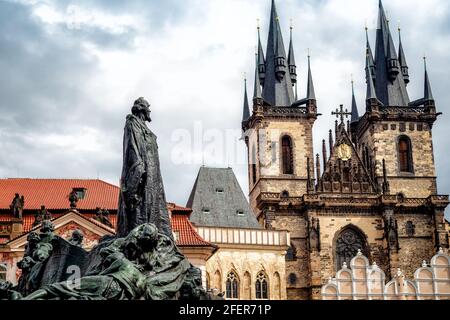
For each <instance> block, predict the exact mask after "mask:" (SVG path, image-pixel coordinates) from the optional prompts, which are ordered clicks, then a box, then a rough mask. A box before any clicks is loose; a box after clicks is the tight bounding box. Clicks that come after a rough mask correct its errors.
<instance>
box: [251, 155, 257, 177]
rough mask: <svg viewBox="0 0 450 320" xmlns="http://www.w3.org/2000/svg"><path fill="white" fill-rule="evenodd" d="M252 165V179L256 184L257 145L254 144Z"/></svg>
mask: <svg viewBox="0 0 450 320" xmlns="http://www.w3.org/2000/svg"><path fill="white" fill-rule="evenodd" d="M251 167H252V181H253V184H256V149H255V146H253V148H252V159H251Z"/></svg>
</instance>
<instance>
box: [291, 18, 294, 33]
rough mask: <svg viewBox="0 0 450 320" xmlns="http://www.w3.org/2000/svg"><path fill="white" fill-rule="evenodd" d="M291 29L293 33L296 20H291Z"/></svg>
mask: <svg viewBox="0 0 450 320" xmlns="http://www.w3.org/2000/svg"><path fill="white" fill-rule="evenodd" d="M290 28H291V31H292V29H294V20H293V19H292V18H291V26H290Z"/></svg>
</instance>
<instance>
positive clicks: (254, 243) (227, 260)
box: [197, 227, 289, 300]
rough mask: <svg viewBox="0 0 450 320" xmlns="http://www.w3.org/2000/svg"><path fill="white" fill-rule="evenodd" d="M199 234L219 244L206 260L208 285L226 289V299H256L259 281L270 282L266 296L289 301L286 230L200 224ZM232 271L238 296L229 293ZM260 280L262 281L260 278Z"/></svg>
mask: <svg viewBox="0 0 450 320" xmlns="http://www.w3.org/2000/svg"><path fill="white" fill-rule="evenodd" d="M197 231H198V233H199V235H200V236H201V237H202V238H204V239H205V240H206V241H210V242H212V243H214V244H215V245H216V246H217V248H218V249H217V251H216V252H215V253H214V254H213V255H212V257H211V258H209V259H208V261H207V262H206V278H207V288H208V289H211V290H218V291H219V292H224V293H225V297H226V298H227V299H240V300H257V299H264V298H263V297H262V296H259V297H258V296H257V288H256V287H257V282H258V281H259V280H260V279H262V278H264V279H265V281H266V283H267V299H269V300H286V298H287V297H286V282H285V281H284V279H286V274H285V272H286V262H285V255H286V249H287V248H288V243H289V235H288V233H287V232H286V231H272V230H271V231H267V230H259V229H237V228H217V227H197ZM231 274H233V275H234V276H233V277H234V279H236V281H237V296H236V297H235V298H233V297H229V296H227V280H228V279H229V278H230V275H231ZM258 279H259V280H258Z"/></svg>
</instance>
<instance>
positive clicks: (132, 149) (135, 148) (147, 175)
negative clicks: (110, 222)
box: [117, 98, 173, 239]
mask: <svg viewBox="0 0 450 320" xmlns="http://www.w3.org/2000/svg"><path fill="white" fill-rule="evenodd" d="M131 112H132V114H130V115H128V116H127V120H126V124H125V132H124V137H123V167H122V177H121V183H120V184H121V186H120V198H119V213H118V223H117V235H118V237H126V236H127V235H128V233H129V232H130V231H131V230H133V229H135V228H136V227H137V226H139V225H142V224H145V223H152V224H154V225H155V226H156V227H157V228H158V230H159V233H162V234H165V235H167V236H169V237H170V238H171V239H172V238H173V235H172V229H171V227H170V220H169V213H168V211H167V205H166V197H165V194H164V186H163V181H162V176H161V170H160V165H159V155H158V145H157V143H156V136H155V134H154V133H153V132H152V131H150V129H149V128H148V127H147V125H146V122H147V121H148V122H151V118H150V104H149V103H148V102H147V101H146V100H145V99H144V98H139V99H138V100H136V101H135V102H134V106H133V108H132V109H131Z"/></svg>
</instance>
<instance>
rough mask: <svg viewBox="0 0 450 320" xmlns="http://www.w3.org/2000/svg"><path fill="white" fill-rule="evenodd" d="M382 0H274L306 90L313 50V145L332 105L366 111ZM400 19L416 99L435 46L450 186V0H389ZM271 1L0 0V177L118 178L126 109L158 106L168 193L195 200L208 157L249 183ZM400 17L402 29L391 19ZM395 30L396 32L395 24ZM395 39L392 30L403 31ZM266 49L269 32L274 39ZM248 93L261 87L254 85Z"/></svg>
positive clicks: (449, 186) (448, 185)
mask: <svg viewBox="0 0 450 320" xmlns="http://www.w3.org/2000/svg"><path fill="white" fill-rule="evenodd" d="M377 5H378V1H377V0H365V1H361V0H278V1H277V6H278V12H279V15H280V19H281V20H280V22H281V24H282V27H283V28H284V31H285V32H284V36H285V44H286V45H287V40H288V35H289V25H290V19H292V20H293V25H294V45H295V50H296V58H297V64H298V71H299V77H300V85H299V95H300V96H302V95H304V92H305V78H306V72H305V69H306V52H307V48H310V50H311V54H312V68H313V75H314V81H315V87H316V95H317V98H318V105H319V112H321V113H322V114H324V115H323V116H322V117H321V118H320V119H319V120H318V122H317V124H316V126H315V147H316V152H319V151H320V143H321V142H320V141H321V140H322V139H323V138H325V137H326V135H327V134H326V132H327V130H328V129H329V128H331V127H333V121H334V119H333V118H332V116H331V115H330V112H331V111H332V109H335V108H336V106H338V105H339V104H341V103H343V104H344V105H346V106H349V104H350V102H351V100H350V99H351V96H350V94H351V89H350V75H351V74H353V77H354V79H355V86H356V94H357V100H358V103H359V107H360V112H361V113H362V112H363V106H364V96H365V80H364V52H365V51H364V50H365V34H364V25H365V24H366V23H367V25H368V27H369V31H370V37H371V41H372V45H374V40H375V39H374V38H375V28H376V20H377ZM384 6H385V8H386V10H388V16H389V18H390V21H391V27H392V29H393V30H392V31H394V29H396V28H397V25H398V24H400V25H401V27H402V37H403V44H404V48H405V50H406V55H407V60H408V63H409V67H410V75H411V83H410V85H409V86H408V89H409V94H410V97H411V99H412V100H414V99H416V98H420V97H422V94H423V61H422V57H423V55H424V54H426V55H427V57H428V66H429V73H430V76H431V81H432V86H433V91H434V96H435V99H436V101H437V106H438V109H439V110H438V111H442V112H444V115H443V116H442V117H441V118H440V119H439V121H438V122H437V124H436V125H435V127H434V132H433V135H434V147H435V160H436V166H437V172H438V177H439V178H438V188H439V192H440V193H442V194H449V193H450V180H449V179H448V178H449V176H450V165H449V160H448V154H449V153H450V144H449V143H448V141H446V138H445V137H446V134H448V127H449V126H450V111H449V110H448V108H450V106H449V102H450V90H448V81H447V79H448V71H449V67H450V55H449V52H450V22H449V21H450V2H449V1H447V0H429V1H423V0H385V1H384ZM269 11H270V1H269V0H164V1H159V0H150V1H144V0H141V1H138V0H130V1H119V0H98V1H93V0H79V1H75V0H42V1H38V0H0V177H1V178H6V177H54V178H97V177H99V178H100V179H104V180H107V181H109V182H112V183H114V184H118V181H119V176H120V171H121V166H122V163H121V158H122V134H123V124H124V120H125V116H126V115H127V114H128V113H129V111H130V107H131V105H132V102H133V101H134V100H135V99H136V98H137V97H140V96H144V97H146V98H147V99H148V100H149V101H150V103H151V104H152V117H153V122H152V123H151V125H150V127H151V129H152V130H153V131H154V132H155V133H156V134H157V136H158V142H159V150H160V156H161V163H162V173H163V177H164V182H165V186H166V193H167V198H168V200H169V201H174V202H177V203H179V204H182V205H183V204H185V203H186V201H187V198H188V195H189V192H190V190H191V188H192V185H193V183H194V180H195V177H196V175H197V171H198V168H199V166H201V165H202V163H204V164H205V165H208V166H214V167H227V166H231V167H233V168H234V170H235V172H236V174H237V175H238V179H239V181H240V183H241V185H242V187H243V189H244V191H245V192H246V193H247V189H248V188H247V172H246V168H247V167H246V165H245V159H246V157H245V146H244V144H243V142H242V141H239V133H240V121H241V116H242V101H243V77H244V73H247V74H249V83H248V87H249V91H252V90H250V88H252V87H253V76H252V74H253V70H254V69H253V68H254V50H255V49H254V48H255V45H256V20H257V19H258V18H259V19H260V20H261V28H262V30H261V32H262V37H263V40H264V42H265V41H266V38H267V31H268V30H267V29H268V20H269ZM394 27H395V28H394ZM395 34H396V31H395ZM395 38H396V36H395ZM264 46H265V43H264ZM250 94H251V92H250Z"/></svg>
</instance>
